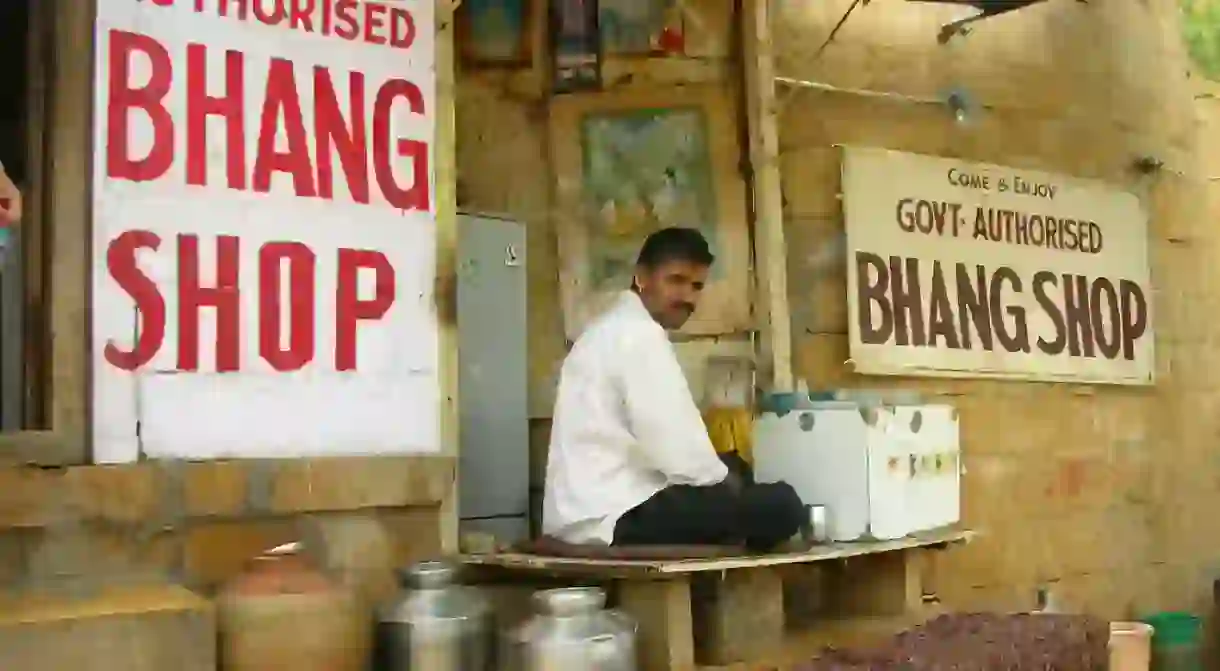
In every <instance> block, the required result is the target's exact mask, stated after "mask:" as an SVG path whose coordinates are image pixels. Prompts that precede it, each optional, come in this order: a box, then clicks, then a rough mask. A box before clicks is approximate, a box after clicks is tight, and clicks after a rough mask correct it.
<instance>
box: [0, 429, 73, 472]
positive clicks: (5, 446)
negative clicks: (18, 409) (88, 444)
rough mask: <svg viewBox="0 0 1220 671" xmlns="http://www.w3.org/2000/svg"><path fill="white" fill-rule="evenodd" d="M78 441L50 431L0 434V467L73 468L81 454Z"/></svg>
mask: <svg viewBox="0 0 1220 671" xmlns="http://www.w3.org/2000/svg"><path fill="white" fill-rule="evenodd" d="M85 451H86V448H85V445H84V443H82V442H80V439H79V437H75V436H64V435H61V434H58V433H55V432H54V431H14V432H11V433H10V432H6V433H0V467H4V466H46V467H58V466H73V465H76V464H79V463H81V455H83V454H85Z"/></svg>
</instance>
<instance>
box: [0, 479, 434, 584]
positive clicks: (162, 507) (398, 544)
mask: <svg viewBox="0 0 1220 671" xmlns="http://www.w3.org/2000/svg"><path fill="white" fill-rule="evenodd" d="M453 484H454V459H452V458H448V457H375V458H332V459H301V460H283V461H229V462H225V461H221V462H199V463H176V462H172V463H156V462H145V463H141V464H137V465H125V466H87V467H75V468H68V469H57V470H46V469H35V468H9V469H0V592H7V593H18V592H36V591H43V592H47V591H49V592H57V591H67V592H68V593H72V594H86V595H87V594H90V593H94V592H97V591H98V590H101V589H102V588H103V587H105V586H110V587H114V586H116V585H139V584H156V583H176V584H181V585H184V586H186V587H189V588H191V589H193V590H196V591H198V592H200V593H202V594H205V595H207V594H209V593H211V592H212V591H213V590H214V589H215V588H217V587H218V586H219V585H220V584H222V583H223V582H224V581H225V580H227V579H229V578H230V577H232V576H234V575H235V574H237V573H238V572H239V571H240V570H241V569H242V567H243V566H244V564H245V563H246V562H247V561H248V560H249V559H251V558H252V557H254V556H256V555H257V554H259V553H260V552H261V551H263V550H266V549H269V548H271V547H274V546H275V545H278V544H282V543H287V542H292V541H303V542H304V543H305V544H306V547H307V548H308V549H309V551H310V552H311V554H312V555H313V556H314V557H315V558H316V559H317V561H318V562H319V563H320V564H321V565H322V566H323V567H325V568H326V569H328V570H329V571H331V572H332V573H333V574H335V575H336V576H337V577H340V578H342V579H344V580H345V581H347V582H348V583H349V584H351V585H352V586H354V587H356V588H357V589H359V590H360V591H361V592H362V593H363V594H364V595H365V596H366V597H367V598H369V599H370V600H375V599H378V598H380V597H382V596H384V595H386V594H389V593H391V592H392V590H393V589H394V583H393V575H392V570H393V569H394V568H395V567H397V566H400V565H403V564H405V563H408V562H410V561H412V560H415V559H421V558H428V557H433V556H437V555H439V554H440V553H441V551H442V547H443V546H444V545H445V544H446V543H447V542H448V541H446V539H445V538H444V537H443V534H444V531H443V529H444V525H443V524H442V515H443V513H442V505H443V504H444V502H446V501H447V499H448V497H449V495H450V492H451V491H453Z"/></svg>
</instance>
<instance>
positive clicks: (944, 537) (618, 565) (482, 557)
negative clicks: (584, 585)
mask: <svg viewBox="0 0 1220 671" xmlns="http://www.w3.org/2000/svg"><path fill="white" fill-rule="evenodd" d="M973 535H974V532H972V531H967V530H963V529H942V530H938V531H931V532H928V533H923V534H913V535H911V536H908V537H906V538H900V539H898V540H892V541H860V542H854V543H832V544H829V545H818V546H814V547H812V548H810V549H808V550H802V551H799V552H780V553H775V554H762V555H741V556H739V557H715V558H706V559H705V558H700V559H577V558H572V557H545V556H541V555H534V554H522V553H515V552H501V553H495V554H474V555H465V556H463V557H462V561H463V562H464V563H465V564H466V565H468V566H486V567H496V568H502V569H509V570H513V571H530V572H534V573H543V574H549V575H556V576H576V577H586V576H587V577H591V578H622V579H636V580H639V579H650V578H651V579H660V580H664V579H667V578H670V577H673V576H675V575H680V574H691V573H704V572H708V571H729V570H733V569H741V568H764V567H768V566H784V565H789V564H811V563H814V562H821V561H830V560H833V559H850V558H852V557H860V556H864V555H873V554H880V553H885V552H899V551H902V550H912V549H918V548H927V549H935V548H936V547H937V546H946V545H949V544H951V543H960V542H965V541H968V540H970V538H971V537H972V536H973Z"/></svg>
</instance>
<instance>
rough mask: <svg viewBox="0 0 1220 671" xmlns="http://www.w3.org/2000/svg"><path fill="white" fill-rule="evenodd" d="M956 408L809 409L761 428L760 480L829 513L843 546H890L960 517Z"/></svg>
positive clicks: (757, 440)
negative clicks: (786, 488) (784, 486)
mask: <svg viewBox="0 0 1220 671" xmlns="http://www.w3.org/2000/svg"><path fill="white" fill-rule="evenodd" d="M961 472H962V468H961V452H960V449H959V447H958V424H957V411H956V410H955V409H954V408H953V407H951V406H947V405H867V404H859V403H854V402H846V401H825V402H812V403H806V404H804V405H803V406H802V407H799V408H797V409H795V410H791V411H788V412H785V413H782V414H776V413H771V412H766V413H763V414H762V415H761V416H760V417H759V418H758V419H757V421H756V422H755V424H754V474H755V477H756V479H757V480H758V481H759V482H776V481H779V480H783V481H785V482H787V483H788V484H790V485H792V486H793V487H794V488H795V489H796V491H797V493H798V494H800V496H801V499H802V500H804V502H805V503H806V504H810V505H823V506H825V507H826V520H827V531H828V533H829V536H830V539H831V540H834V541H854V540H869V539H877V540H891V539H895V538H902V537H904V536H907V535H909V534H911V533H914V532H917V531H926V530H929V529H935V528H938V527H944V526H949V525H952V524H955V523H957V522H958V521H959V520H960V517H961Z"/></svg>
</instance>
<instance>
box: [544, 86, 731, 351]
mask: <svg viewBox="0 0 1220 671" xmlns="http://www.w3.org/2000/svg"><path fill="white" fill-rule="evenodd" d="M734 110H735V103H734V99H733V97H732V94H731V92H730V91H725V90H719V89H715V88H711V87H707V88H704V87H699V88H683V89H676V90H668V91H658V92H653V93H644V92H640V91H633V92H629V93H628V92H623V93H619V92H615V93H599V94H588V95H581V96H569V97H563V98H556V99H554V100H553V102H552V106H551V129H550V131H551V155H552V165H553V168H554V172H555V174H556V175H557V176H558V181H557V184H556V206H557V212H556V234H557V236H558V242H559V258H560V284H561V286H560V295H561V298H562V301H563V312H564V329H565V331H566V333H567V335H568V337H569V338H575V337H576V335H578V334H579V333H580V331H581V330H582V329H583V328H584V326H585V324H587V323H588V321H589V319H591V318H592V317H594V316H596V314H597V313H599V312H600V311H601V310H603V309H604V308H605V307H606V306H607V305H608V303H609V302H610V301H611V300H613V298H614V296H616V295H617V294H618V292H620V291H622V290H624V289H627V288H629V287H630V285H631V276H632V273H633V271H634V266H635V258H636V254H637V253H638V252H639V248H640V245H641V244H642V243H643V241H644V239H645V238H646V237H647V236H648V235H649V234H650V233H652V232H653V231H656V230H659V229H661V228H666V227H669V226H684V227H691V228H698V229H700V230H701V231H702V232H703V234H704V235H705V236H706V237H707V239H708V241H709V243H711V245H712V250H713V253H714V254H715V255H716V263H715V265H714V266H713V268H712V273H711V279H710V282H709V285H708V287H707V288H706V289H705V291H704V295H703V300H702V301H701V303H700V305H699V308H698V310H697V311H696V312H695V315H694V316H693V317H692V318H691V320H690V321H689V322H687V325H686V327H685V328H684V329H683V332H684V333H688V334H692V335H696V334H697V335H713V334H724V333H733V332H739V331H742V330H745V329H748V328H749V326H750V301H749V287H750V277H749V264H750V261H749V259H750V247H749V230H748V224H747V212H746V210H747V204H746V189H745V182H744V181H743V179H742V177H741V175H740V172H739V171H738V162H739V158H740V155H739V152H740V149H739V147H738V142H737V140H738V133H737V129H736V127H735V125H734V119H735V118H736V117H735V115H734Z"/></svg>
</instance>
